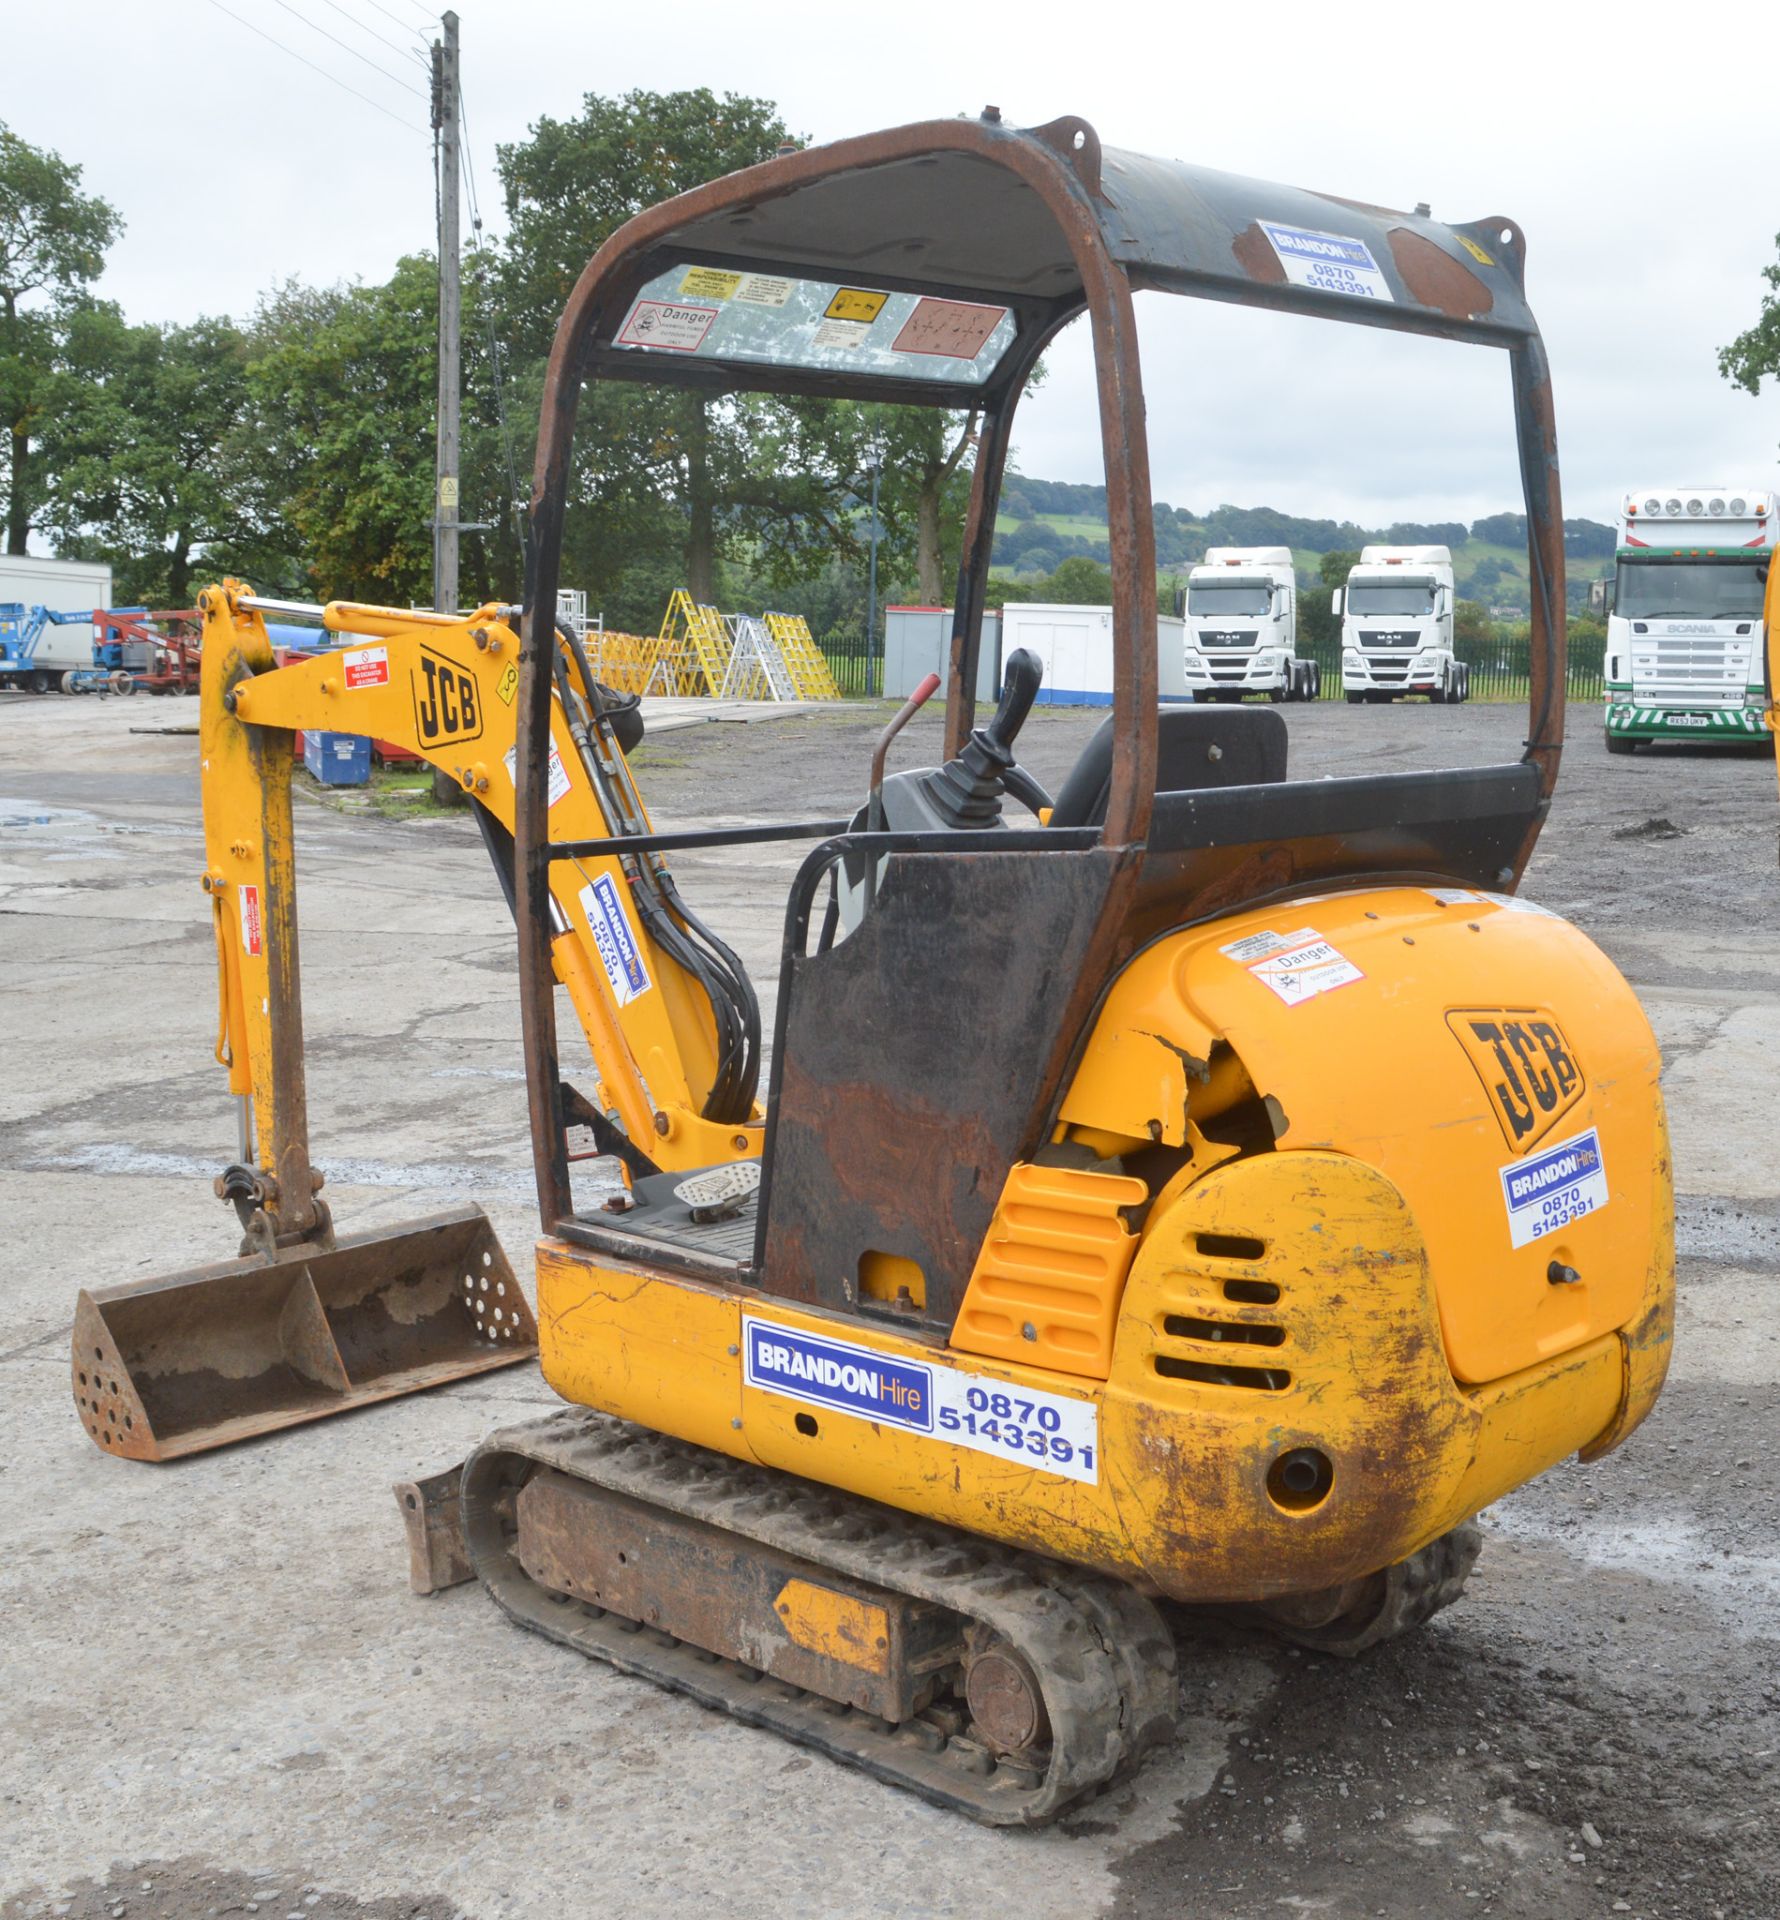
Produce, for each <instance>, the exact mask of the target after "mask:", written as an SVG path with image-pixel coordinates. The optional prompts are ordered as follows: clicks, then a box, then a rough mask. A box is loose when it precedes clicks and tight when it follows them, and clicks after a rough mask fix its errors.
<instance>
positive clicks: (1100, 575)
mask: <svg viewBox="0 0 1780 1920" xmlns="http://www.w3.org/2000/svg"><path fill="white" fill-rule="evenodd" d="M1033 598H1034V599H1035V600H1040V601H1044V600H1054V601H1057V602H1058V603H1059V604H1062V605H1066V606H1086V607H1099V606H1110V605H1111V604H1112V575H1111V573H1109V572H1108V571H1107V569H1106V568H1105V567H1103V566H1101V565H1100V563H1099V562H1098V561H1096V560H1090V559H1089V558H1088V556H1087V555H1086V554H1085V553H1072V554H1071V555H1070V556H1069V558H1068V559H1067V560H1065V561H1062V562H1061V563H1060V564H1059V565H1058V567H1057V570H1056V571H1055V572H1054V573H1053V574H1052V575H1051V576H1050V577H1049V579H1047V580H1046V581H1045V582H1044V592H1043V593H1035V594H1034V595H1033Z"/></svg>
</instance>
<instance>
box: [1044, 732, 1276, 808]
mask: <svg viewBox="0 0 1780 1920" xmlns="http://www.w3.org/2000/svg"><path fill="white" fill-rule="evenodd" d="M1112 756H1113V723H1112V718H1111V716H1110V715H1109V716H1108V717H1107V718H1106V719H1105V720H1104V721H1103V722H1102V723H1101V724H1100V726H1099V727H1098V728H1097V729H1096V731H1095V733H1094V736H1093V738H1092V739H1090V740H1089V742H1088V744H1087V745H1086V746H1085V747H1083V749H1082V752H1081V758H1080V759H1079V760H1077V761H1076V763H1075V765H1074V766H1073V767H1072V768H1071V769H1070V773H1069V778H1068V779H1067V780H1065V781H1064V782H1063V785H1062V788H1061V790H1060V791H1059V792H1058V795H1057V804H1056V806H1055V807H1053V808H1052V810H1051V825H1052V826H1053V827H1097V826H1099V825H1100V823H1101V822H1102V821H1103V820H1104V819H1105V818H1106V800H1107V795H1108V793H1109V792H1110V791H1111V788H1112ZM1285 777H1286V723H1285V719H1284V717H1283V716H1282V715H1280V714H1277V713H1275V712H1274V710H1273V709H1272V708H1271V707H1164V708H1162V710H1161V711H1160V713H1158V714H1157V716H1156V791H1157V792H1158V793H1186V792H1190V791H1192V790H1194V789H1196V788H1200V787H1259V786H1267V785H1270V784H1271V783H1272V782H1274V781H1277V780H1283V779H1284V778H1285Z"/></svg>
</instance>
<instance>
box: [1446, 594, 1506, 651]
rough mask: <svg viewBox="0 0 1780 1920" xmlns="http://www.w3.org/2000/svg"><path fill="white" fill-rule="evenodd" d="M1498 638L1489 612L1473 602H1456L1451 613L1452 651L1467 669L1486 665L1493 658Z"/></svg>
mask: <svg viewBox="0 0 1780 1920" xmlns="http://www.w3.org/2000/svg"><path fill="white" fill-rule="evenodd" d="M1496 649H1497V635H1496V628H1495V623H1494V621H1492V620H1491V619H1490V616H1489V609H1488V608H1487V607H1485V606H1482V605H1480V604H1479V603H1478V602H1477V601H1475V600H1457V601H1455V602H1454V603H1453V609H1452V650H1453V652H1454V653H1456V654H1457V655H1458V656H1459V658H1460V659H1461V660H1463V661H1464V662H1466V664H1467V665H1469V666H1473V667H1481V666H1487V665H1489V664H1490V663H1491V662H1492V661H1493V660H1494V658H1495V655H1496Z"/></svg>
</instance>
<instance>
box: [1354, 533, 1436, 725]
mask: <svg viewBox="0 0 1780 1920" xmlns="http://www.w3.org/2000/svg"><path fill="white" fill-rule="evenodd" d="M1452 598H1453V584H1452V554H1451V552H1450V551H1449V550H1448V549H1447V548H1445V547H1362V548H1361V549H1360V559H1359V564H1358V565H1357V566H1354V567H1351V568H1349V569H1348V575H1347V585H1346V586H1345V587H1338V588H1336V590H1335V595H1334V604H1333V609H1332V610H1333V611H1334V612H1335V613H1337V614H1339V615H1340V616H1341V686H1342V691H1343V692H1344V693H1346V695H1347V698H1348V702H1349V704H1350V705H1353V706H1358V705H1359V703H1360V702H1361V701H1362V700H1400V699H1401V698H1402V697H1403V696H1404V695H1405V694H1407V693H1423V694H1426V695H1427V697H1428V699H1429V700H1430V701H1433V702H1435V703H1436V704H1439V703H1442V702H1446V701H1458V700H1464V699H1467V698H1469V696H1470V692H1471V675H1470V671H1469V669H1468V668H1467V667H1466V666H1465V664H1464V663H1463V662H1462V661H1461V660H1460V659H1459V657H1458V655H1457V654H1455V653H1454V652H1453V645H1452Z"/></svg>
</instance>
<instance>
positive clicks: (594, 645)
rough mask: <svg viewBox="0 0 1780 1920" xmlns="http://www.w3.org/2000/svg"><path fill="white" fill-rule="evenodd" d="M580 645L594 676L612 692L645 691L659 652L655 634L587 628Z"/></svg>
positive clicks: (659, 648)
mask: <svg viewBox="0 0 1780 1920" xmlns="http://www.w3.org/2000/svg"><path fill="white" fill-rule="evenodd" d="M583 645H584V646H585V647H586V650H587V664H588V666H589V667H590V668H591V669H592V671H593V677H594V678H595V679H596V680H598V681H600V682H601V683H602V684H603V685H605V686H608V687H610V688H611V689H612V691H613V692H614V693H646V692H648V690H649V682H650V680H651V679H652V678H653V676H654V672H655V664H656V661H657V660H658V659H659V658H660V655H661V642H660V640H658V639H657V638H656V637H655V635H654V634H638V633H614V632H612V631H610V630H609V629H607V628H603V627H589V628H588V630H587V636H586V639H585V640H584V642H583Z"/></svg>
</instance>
